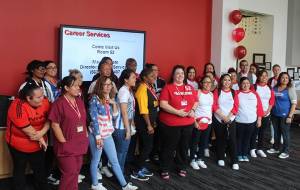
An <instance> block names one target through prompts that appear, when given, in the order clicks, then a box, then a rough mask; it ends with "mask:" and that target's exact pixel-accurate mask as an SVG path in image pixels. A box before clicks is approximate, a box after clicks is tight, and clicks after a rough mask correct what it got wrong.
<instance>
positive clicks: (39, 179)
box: [9, 146, 48, 190]
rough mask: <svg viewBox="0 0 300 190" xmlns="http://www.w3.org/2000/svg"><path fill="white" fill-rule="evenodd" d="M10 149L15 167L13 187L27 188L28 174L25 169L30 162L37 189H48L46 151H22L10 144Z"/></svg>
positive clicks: (15, 188)
mask: <svg viewBox="0 0 300 190" xmlns="http://www.w3.org/2000/svg"><path fill="white" fill-rule="evenodd" d="M9 151H10V154H11V156H12V160H13V164H14V169H13V189H14V190H19V189H26V176H25V169H26V166H27V163H28V162H29V164H30V167H31V169H32V170H33V177H34V181H35V183H36V184H34V185H35V189H37V190H41V189H42V190H48V184H47V180H46V175H45V162H44V160H45V152H44V151H42V150H41V151H37V152H33V153H25V152H20V151H18V150H16V149H14V148H13V147H11V146H9Z"/></svg>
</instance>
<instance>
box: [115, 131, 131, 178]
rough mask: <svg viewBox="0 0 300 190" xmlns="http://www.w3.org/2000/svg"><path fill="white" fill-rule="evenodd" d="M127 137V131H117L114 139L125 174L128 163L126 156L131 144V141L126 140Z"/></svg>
mask: <svg viewBox="0 0 300 190" xmlns="http://www.w3.org/2000/svg"><path fill="white" fill-rule="evenodd" d="M125 135H126V130H125V129H116V130H115V132H114V133H113V138H114V140H115V144H116V150H117V156H118V160H119V164H120V167H121V169H122V171H123V173H124V166H125V162H126V156H127V152H128V148H129V144H130V140H126V139H125Z"/></svg>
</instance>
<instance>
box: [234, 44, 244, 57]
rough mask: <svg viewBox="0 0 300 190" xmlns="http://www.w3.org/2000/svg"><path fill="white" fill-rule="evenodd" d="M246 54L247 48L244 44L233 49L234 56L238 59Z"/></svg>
mask: <svg viewBox="0 0 300 190" xmlns="http://www.w3.org/2000/svg"><path fill="white" fill-rule="evenodd" d="M246 54H247V49H246V48H245V46H238V47H236V48H235V49H234V56H235V57H236V58H238V59H242V58H243V57H245V56H246Z"/></svg>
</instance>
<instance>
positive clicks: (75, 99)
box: [49, 76, 88, 190]
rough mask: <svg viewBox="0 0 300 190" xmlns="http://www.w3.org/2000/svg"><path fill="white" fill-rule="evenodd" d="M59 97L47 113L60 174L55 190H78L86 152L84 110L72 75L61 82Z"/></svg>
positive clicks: (77, 86) (77, 82)
mask: <svg viewBox="0 0 300 190" xmlns="http://www.w3.org/2000/svg"><path fill="white" fill-rule="evenodd" d="M60 86H61V90H62V95H61V96H60V97H59V98H58V99H57V100H56V101H55V102H54V103H53V104H52V107H51V111H50V114H49V120H50V121H51V122H52V123H51V128H52V130H53V133H54V136H55V138H54V146H53V147H54V153H55V155H56V157H57V160H58V165H59V169H60V171H61V179H60V184H59V187H58V189H59V190H66V189H72V190H77V189H78V175H79V172H80V169H81V166H82V160H83V155H84V154H86V152H87V149H88V137H87V126H86V110H85V106H84V102H83V100H82V98H80V97H79V95H80V86H79V81H78V80H76V78H75V77H74V76H67V77H64V78H63V80H62V81H61V84H60Z"/></svg>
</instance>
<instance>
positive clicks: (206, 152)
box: [204, 148, 209, 158]
mask: <svg viewBox="0 0 300 190" xmlns="http://www.w3.org/2000/svg"><path fill="white" fill-rule="evenodd" d="M204 156H205V157H207V158H208V157H209V149H208V148H206V149H204Z"/></svg>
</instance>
